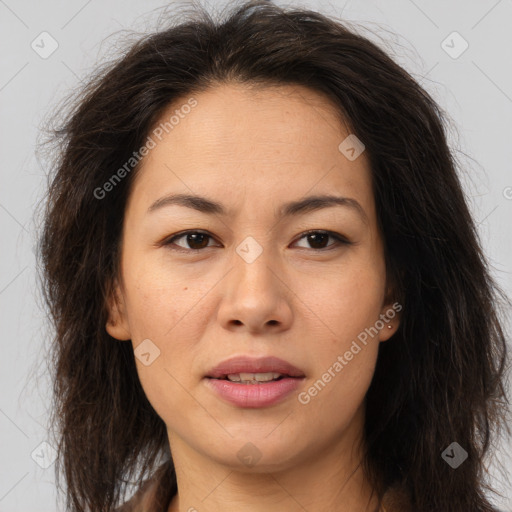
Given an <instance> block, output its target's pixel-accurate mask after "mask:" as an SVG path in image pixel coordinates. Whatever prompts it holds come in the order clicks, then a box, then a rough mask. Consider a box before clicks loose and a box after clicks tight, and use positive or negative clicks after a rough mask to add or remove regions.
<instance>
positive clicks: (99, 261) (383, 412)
mask: <svg viewBox="0 0 512 512" xmlns="http://www.w3.org/2000/svg"><path fill="white" fill-rule="evenodd" d="M224 83H243V84H247V85H251V86H254V87H260V86H261V87H264V86H266V85H281V84H292V85H301V86H305V87H307V88H309V89H311V90H312V91H315V92H317V93H318V94H321V95H323V96H324V97H326V98H328V99H330V101H331V103H332V105H333V108H335V109H337V110H336V111H337V112H338V113H339V116H340V120H341V121H342V122H344V123H347V125H348V126H349V127H350V130H351V132H352V133H354V134H356V135H357V137H358V138H359V139H360V140H362V141H363V142H364V144H365V146H366V153H365V154H366V155H367V156H368V158H369V162H370V166H371V175H372V186H373V192H374V197H375V203H376V208H377V215H378V222H379V229H380V231H381V234H382V237H383V240H384V242H385V260H386V269H387V278H388V279H389V282H390V283H392V285H393V288H394V290H395V298H396V300H399V301H400V303H401V304H403V311H402V320H401V324H400V327H399V329H398V331H397V333H396V334H395V335H394V337H393V338H392V339H391V340H390V341H389V342H388V343H382V344H380V348H379V355H378V360H377V365H376V369H375V374H374V378H373V380H372V383H371V386H370V388H369V390H368V393H367V396H366V423H365V428H364V437H365V442H366V446H367V451H366V453H365V458H364V463H363V467H364V470H365V472H366V474H367V477H368V478H369V479H370V482H371V483H372V484H373V486H374V489H376V490H377V492H378V495H379V499H380V498H381V497H382V495H383V493H384V492H385V490H386V489H387V488H388V487H389V486H391V485H394V484H397V483H398V484H400V485H402V486H403V487H404V488H405V489H406V490H407V492H408V494H409V495H410V498H411V504H412V508H413V510H414V511H415V512H434V511H435V512H439V511H443V512H444V511H448V510H449V511H451V512H459V511H460V512H468V511H471V512H491V511H493V510H495V509H494V508H493V506H492V504H491V503H490V501H489V498H488V495H487V492H488V491H489V490H492V488H491V486H490V484H489V483H488V482H487V481H486V471H485V469H486V466H485V463H484V461H485V456H486V454H487V452H488V451H489V449H490V448H491V447H493V446H494V444H493V440H494V439H495V436H496V439H497V436H498V435H499V434H500V432H501V431H502V430H503V429H502V427H503V426H504V425H505V426H506V415H507V413H508V403H509V402H508V397H507V392H506V384H505V381H506V375H507V370H508V354H507V347H506V338H505V332H504V331H505V328H504V319H503V318H502V316H501V313H502V309H501V308H502V307H503V305H504V304H507V305H510V303H509V302H508V299H507V297H506V296H505V295H504V293H503V292H502V291H501V290H500V288H499V287H498V286H497V284H496V283H495V281H494V280H493V278H492V277H491V274H490V269H489V264H488V262H487V260H486V258H485V255H484V253H483V251H482V248H481V243H480V241H479V237H478V233H477V229H476V226H475V222H474V220H473V219H472V216H471V214H470V211H469V208H468V203H467V199H466V197H465V195H464V193H463V189H462V186H461V182H460V181H459V177H458V175H457V169H458V165H457V162H456V159H455V157H454V154H453V152H452V151H451V150H450V148H449V146H448V143H447V135H446V131H445V130H446V118H447V116H446V115H445V114H444V113H443V112H442V111H441V109H440V107H439V106H438V105H437V104H436V102H435V101H434V100H433V99H432V97H431V96H430V95H429V94H428V93H427V92H426V91H425V90H424V89H423V88H422V87H421V86H420V85H419V83H418V82H417V81H416V80H415V79H413V78H412V76H411V75H410V74H409V73H407V72H406V71H405V70H404V69H403V68H402V67H401V66H399V65H398V64H397V63H395V62H394V60H393V59H392V58H391V57H390V56H389V55H388V54H387V53H386V52H384V51H383V50H382V49H380V47H379V46H377V45H376V44H375V43H373V42H371V41H370V40H369V39H367V38H366V37H363V36H362V35H360V34H358V33H357V32H356V31H355V30H354V29H352V28H349V27H348V25H347V24H346V23H344V22H342V21H341V20H338V19H335V18H328V17H326V16H324V15H322V14H320V13H317V12H314V11H311V10H304V9H298V8H281V7H278V6H275V5H273V4H271V3H268V2H265V1H250V2H247V3H244V4H242V5H238V6H234V7H231V8H230V10H229V11H228V12H227V14H226V15H225V16H223V17H222V18H221V19H214V18H212V16H211V14H208V13H207V12H206V11H205V10H204V9H195V11H194V12H193V14H192V16H190V18H188V19H185V20H182V22H181V23H180V24H177V23H174V22H169V24H168V26H167V27H165V28H164V29H163V30H158V31H156V32H154V33H150V34H146V35H144V36H142V37H140V38H139V39H138V40H137V41H136V42H135V43H134V44H131V45H130V47H129V48H128V49H127V51H125V52H124V53H123V55H122V56H120V57H118V58H117V59H116V60H114V61H112V62H110V63H109V64H108V65H107V66H105V67H103V68H101V69H99V70H98V71H97V72H96V73H95V74H94V76H92V77H91V78H90V79H89V80H88V81H87V83H86V84H85V86H83V87H82V88H81V89H80V91H79V93H78V95H77V96H76V98H74V99H73V102H72V103H71V104H70V105H67V107H68V108H67V110H66V116H65V118H64V121H63V122H61V124H60V126H59V127H58V128H56V129H54V130H53V139H52V140H53V141H54V142H56V143H57V150H56V153H55V155H56V156H55V157H54V159H53V167H52V170H51V172H50V173H49V177H48V179H49V183H48V194H47V197H46V198H45V208H44V226H43V228H42V229H41V233H40V238H39V251H38V253H39V261H40V263H41V265H40V268H41V269H42V279H43V285H42V289H43V293H44V297H45V303H46V305H47V307H48V309H49V314H50V316H51V319H52V322H53V326H54V336H53V338H52V351H51V361H52V368H53V376H52V379H53V385H54V387H53V403H52V418H51V423H52V425H54V426H55V430H56V432H57V436H58V459H57V465H56V471H57V482H58V485H59V482H60V478H59V476H63V477H64V478H65V481H66V485H67V491H66V496H67V501H66V505H67V509H68V510H72V511H73V512H82V511H94V512H100V511H101V512H110V511H112V510H114V508H115V507H116V506H117V505H118V504H119V503H120V500H121V499H122V498H123V495H124V493H125V492H126V489H127V483H128V482H129V479H130V478H133V477H134V476H136V477H137V483H138V484H140V483H141V482H142V477H143V475H145V474H148V473H151V472H152V471H154V470H155V467H156V464H157V461H158V460H159V458H161V457H163V458H164V459H165V460H166V461H167V463H166V464H165V465H164V466H161V467H162V468H164V469H165V471H166V477H165V486H162V487H161V489H160V491H161V492H160V493H161V499H162V503H169V501H170V499H171V497H172V495H173V494H174V493H175V492H176V476H175V472H174V467H173V463H172V458H171V454H170V450H169V444H168V439H167V432H166V426H165V424H164V422H163V421H162V419H161V418H160V417H159V416H158V415H157V414H156V412H155V410H154V409H153V408H152V406H151V405H150V403H149V402H148V400H147V398H146V396H145V394H144V391H143V389H142V387H141V384H140V382H139V379H138V376H137V372H136V366H135V361H134V353H133V347H132V346H131V343H130V342H128V343H121V342H118V341H117V340H114V339H113V338H111V337H110V336H109V335H108V333H107V332H106V330H105V324H106V322H107V318H108V310H107V304H108V299H109V297H110V296H111V293H112V290H113V282H114V279H115V277H116V276H117V275H118V272H119V256H120V254H119V252H120V251H119V247H120V235H121V228H122V223H123V216H124V210H125V206H126V203H127V198H128V196H129V193H130V190H131V184H132V183H133V180H134V178H135V176H136V174H137V169H138V167H135V168H134V170H133V171H132V172H131V173H129V174H128V175H127V176H126V177H124V179H122V180H120V182H119V183H117V184H116V186H115V187H113V189H112V190H111V191H110V192H109V195H108V199H98V197H97V193H96V194H95V191H97V189H98V187H102V186H103V185H104V184H105V183H106V182H107V181H108V180H109V178H110V177H111V176H112V173H113V171H115V170H116V169H118V168H120V167H121V166H123V164H124V163H125V162H127V161H128V160H129V159H130V157H131V156H132V154H133V152H134V151H136V150H137V149H138V148H140V147H141V146H143V144H144V142H145V140H146V138H147V136H148V133H149V131H150V129H151V128H152V127H153V126H154V125H155V123H156V122H157V120H158V119H159V118H160V116H161V115H162V113H163V112H164V110H165V109H166V108H167V107H168V106H169V104H171V103H172V102H175V101H177V100H178V99H179V98H186V97H189V96H190V95H192V94H197V93H199V92H201V91H205V90H208V89H211V88H214V87H215V86H216V85H218V84H224ZM508 432H509V431H508ZM509 433H510V432H509ZM454 441H456V442H457V443H459V444H460V445H461V446H462V447H463V448H464V449H465V450H466V451H467V453H468V458H467V460H466V461H465V462H464V463H463V464H462V465H461V466H460V467H459V468H458V469H456V470H454V469H452V468H451V467H450V466H449V465H448V464H446V462H445V461H444V460H443V459H442V457H441V453H442V452H443V450H444V449H445V448H446V447H447V446H449V445H450V444H451V443H452V442H454Z"/></svg>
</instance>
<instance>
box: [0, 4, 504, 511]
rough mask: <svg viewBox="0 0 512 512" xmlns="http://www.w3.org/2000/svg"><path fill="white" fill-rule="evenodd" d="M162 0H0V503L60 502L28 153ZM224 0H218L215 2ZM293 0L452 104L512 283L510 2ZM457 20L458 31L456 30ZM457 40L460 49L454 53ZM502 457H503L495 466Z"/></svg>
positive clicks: (475, 194)
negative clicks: (360, 32) (388, 57)
mask: <svg viewBox="0 0 512 512" xmlns="http://www.w3.org/2000/svg"><path fill="white" fill-rule="evenodd" d="M171 3H172V2H171ZM201 3H202V4H205V2H204V0H203V2H201ZM276 3H278V4H279V5H288V4H285V3H284V2H276ZM210 4H211V3H210ZM163 5H166V3H164V2H161V1H159V2H157V1H145V2H140V1H139V2H136V1H134V0H129V1H126V0H125V1H124V2H121V1H120V0H108V1H103V2H100V1H99V0H88V1H87V0H73V1H69V0H68V1H66V2H65V1H64V0H61V1H57V0H53V1H49V0H45V1H39V2H34V1H32V2H30V1H26V0H23V1H19V0H0V37H1V45H0V53H1V68H0V69H1V74H0V108H1V112H2V115H1V118H0V130H1V133H0V140H1V148H2V159H1V174H0V177H1V180H2V182H1V183H2V186H1V188H0V223H1V227H2V229H1V239H2V241H1V247H2V250H1V264H0V314H1V322H2V323H1V325H2V341H1V345H0V347H1V357H0V389H1V392H0V434H1V435H0V461H1V463H0V512H5V511H9V512H21V511H24V512H27V511H34V512H36V511H41V512H42V511H54V510H63V508H62V505H61V504H60V505H58V504H57V501H56V493H55V482H54V467H55V466H54V465H53V464H51V461H52V449H51V448H50V447H48V446H47V445H45V444H43V445H41V443H44V442H46V441H49V437H48V434H47V431H46V428H45V425H46V422H47V419H48V409H49V406H50V397H51V395H50V385H51V383H50V382H49V379H48V376H47V374H46V373H45V368H46V364H47V362H46V361H45V350H46V348H47V346H48V345H47V344H48V326H47V321H46V319H45V314H44V312H43V311H42V309H41V305H40V299H39V298H38V295H37V293H36V292H35V290H36V287H37V280H36V279H37V277H36V268H35V257H34V243H35V233H36V230H37V219H36V218H35V217H34V208H35V206H36V204H37V203H38V201H39V200H40V199H41V197H42V193H43V191H44V186H45V162H44V161H43V160H41V158H39V157H36V155H35V153H34V149H35V144H36V142H37V140H38V139H37V137H38V131H39V128H40V127H41V123H42V121H43V120H44V119H45V117H46V116H48V114H49V113H51V112H53V111H54V110H55V108H56V105H57V103H58V102H59V101H60V100H61V99H62V98H63V96H64V95H65V94H67V93H68V92H69V91H70V89H72V88H75V87H76V86H77V84H79V82H80V81H81V80H82V79H86V78H87V76H88V75H89V73H90V72H91V71H92V70H93V69H94V67H95V66H96V65H97V63H98V62H100V61H103V60H104V59H105V57H108V56H112V55H115V51H116V45H115V41H116V36H114V37H110V38H109V39H108V40H107V41H106V42H104V40H105V38H107V36H110V35H111V34H113V33H114V32H117V31H119V30H120V29H122V28H127V29H134V30H136V31H138V32H141V33H142V32H145V31H147V30H152V29H153V28H155V27H156V20H157V18H158V15H159V11H154V9H156V8H159V7H161V6H163ZM167 5H169V3H167ZM181 5H184V3H181ZM205 5H209V4H205ZM223 5H224V2H215V8H216V9H219V8H220V7H222V6H223ZM293 5H295V6H305V7H310V8H312V9H314V10H319V11H321V12H323V13H325V14H332V15H335V16H339V17H343V18H344V19H346V20H347V21H350V22H353V23H356V24H357V25H358V26H359V25H361V26H362V27H365V30H367V31H368V32H367V33H366V35H367V36H368V37H370V38H371V39H373V40H374V41H376V42H377V43H379V44H381V45H383V46H384V47H385V49H387V51H389V52H390V53H391V54H392V55H393V56H394V58H395V59H396V60H397V61H398V62H399V63H400V64H402V65H403V66H404V67H405V68H406V69H407V70H409V71H410V72H411V73H412V74H413V76H415V77H416V78H417V79H418V80H420V82H421V83H422V84H423V85H424V87H425V88H426V89H427V90H428V91H429V92H430V93H431V94H432V95H433V96H434V98H435V99H436V100H437V101H438V102H439V104H440V105H441V107H442V108H443V109H444V110H446V111H447V112H448V113H449V116H450V117H451V120H452V123H451V125H450V128H449V133H450V142H451V144H452V145H453V146H454V147H455V148H456V149H457V155H458V158H459V161H460V163H461V165H462V167H463V169H464V171H463V176H462V177H463V182H464V184H465V187H466V190H467V193H468V195H469V196H470V201H471V207H472V210H473V213H474V216H475V218H476V219H477V221H478V224H479V230H480V235H481V238H482V241H483V244H484V247H485V250H486V252H487V255H488V257H489V259H490V261H491V264H492V268H493V273H494V276H495V278H496V279H497V281H498V282H499V283H500V284H501V286H502V287H503V288H504V289H505V291H506V292H507V293H508V294H509V296H512V274H511V269H512V251H511V249H512V234H511V230H510V221H511V219H512V173H511V162H512V141H511V138H510V136H511V135H512V133H511V131H512V129H511V128H512V122H511V121H512V68H511V65H510V62H511V57H512V51H511V50H512V31H510V26H511V22H512V1H511V0H498V1H497V0H478V1H477V0H473V1H467V0H466V1H450V2H447V1H441V0H435V1H429V2H427V1H421V0H415V1H413V0H392V1H389V0H388V1H387V2H385V3H384V2H378V1H370V0H368V1H364V2H363V1H359V2H356V1H355V0H354V1H334V0H333V1H331V2H326V1H316V2H315V1H313V0H311V1H309V2H294V3H293ZM171 12H172V9H171ZM454 31H456V32H458V34H460V37H459V36H458V35H450V34H452V33H453V32H454ZM42 32H47V33H49V34H50V36H51V37H50V36H46V35H43V36H40V34H41V33H42ZM448 36H450V37H448ZM447 38H448V39H447ZM52 39H53V40H55V41H56V42H57V44H58V48H57V49H56V51H55V52H54V53H52V54H51V55H49V56H47V58H42V56H41V54H43V56H45V55H44V52H49V50H51V45H52V44H55V43H53V41H52ZM443 41H445V43H443ZM464 41H466V42H467V44H468V48H467V49H466V51H464V52H463V53H461V54H460V55H458V54H459V53H460V52H461V50H462V49H464V47H465V45H466V43H465V42H464ZM32 44H33V45H34V46H35V48H34V49H33V48H32V46H31V45H32ZM36 49H37V51H36ZM449 53H451V55H450V54H449ZM455 57H456V58H455ZM509 333H510V323H509ZM511 448H512V447H511V445H510V444H508V445H507V444H503V446H501V447H500V448H499V449H498V453H497V456H495V457H494V459H493V460H490V461H489V472H490V475H491V480H492V482H493V483H494V485H496V487H497V488H498V489H499V490H501V491H502V492H503V493H504V496H505V497H504V499H503V500H501V501H497V503H498V505H499V506H500V507H501V508H502V509H503V510H506V511H512V490H511V489H510V488H508V487H507V485H506V484H505V483H504V475H508V477H509V478H510V474H511V473H512V461H511V460H510V458H507V457H508V456H506V454H507V453H511V452H512V449H511ZM497 460H498V461H501V463H502V464H504V467H503V469H502V470H501V471H500V470H499V469H498V468H497V467H496V464H495V463H496V461H497ZM41 464H42V465H43V466H44V465H49V467H47V468H46V469H44V468H43V467H41Z"/></svg>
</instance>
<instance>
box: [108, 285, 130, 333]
mask: <svg viewBox="0 0 512 512" xmlns="http://www.w3.org/2000/svg"><path fill="white" fill-rule="evenodd" d="M107 310H108V320H107V323H106V325H105V328H106V330H107V332H108V333H109V334H110V336H112V337H113V338H115V339H117V340H119V341H127V340H129V339H131V334H130V328H129V325H128V319H127V318H126V313H125V305H124V300H123V296H122V292H121V290H120V287H119V285H118V283H117V281H116V282H115V284H114V285H113V287H112V288H111V291H110V293H109V295H108V300H107Z"/></svg>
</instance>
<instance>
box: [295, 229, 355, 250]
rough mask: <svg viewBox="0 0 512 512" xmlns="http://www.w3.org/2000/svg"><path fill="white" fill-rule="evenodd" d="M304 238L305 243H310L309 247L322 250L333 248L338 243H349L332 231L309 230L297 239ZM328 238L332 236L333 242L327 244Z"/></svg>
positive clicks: (338, 244)
mask: <svg viewBox="0 0 512 512" xmlns="http://www.w3.org/2000/svg"><path fill="white" fill-rule="evenodd" d="M304 238H305V239H306V240H307V243H308V244H310V248H311V249H313V250H318V251H322V250H324V249H328V250H330V249H331V248H335V247H338V246H340V245H349V244H350V243H351V242H349V241H348V240H347V239H345V238H344V237H342V236H341V235H339V234H338V233H333V232H332V231H318V230H316V231H309V232H308V233H305V234H304V235H302V236H301V238H300V239H299V240H302V239H304ZM329 238H334V240H335V242H334V243H332V244H329V245H327V243H328V241H329Z"/></svg>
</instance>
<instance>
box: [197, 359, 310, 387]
mask: <svg viewBox="0 0 512 512" xmlns="http://www.w3.org/2000/svg"><path fill="white" fill-rule="evenodd" d="M205 377H206V378H209V379H220V380H229V381H231V382H241V383H247V384H257V383H261V382H270V381H275V380H280V379H283V378H302V377H305V375H304V372H302V370H300V369H299V368H297V367H296V366H294V365H292V364H291V363H289V362H288V361H285V360H283V359H279V358H277V357H260V358H253V357H249V356H241V357H233V358H231V359H227V360H226V361H223V362H222V363H220V364H219V365H217V366H216V367H214V368H212V369H211V370H210V371H209V372H208V373H207V374H206V375H205Z"/></svg>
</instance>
